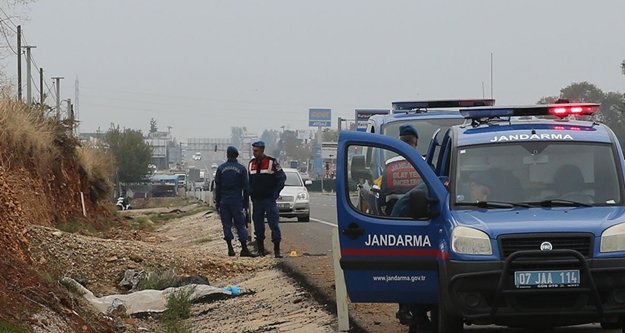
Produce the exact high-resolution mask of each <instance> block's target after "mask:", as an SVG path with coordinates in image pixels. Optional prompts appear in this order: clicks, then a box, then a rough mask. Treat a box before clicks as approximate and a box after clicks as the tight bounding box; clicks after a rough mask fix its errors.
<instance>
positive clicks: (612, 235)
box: [600, 223, 625, 252]
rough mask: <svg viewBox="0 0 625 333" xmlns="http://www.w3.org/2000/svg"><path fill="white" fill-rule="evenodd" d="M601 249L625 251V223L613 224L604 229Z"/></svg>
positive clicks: (602, 250) (604, 250)
mask: <svg viewBox="0 0 625 333" xmlns="http://www.w3.org/2000/svg"><path fill="white" fill-rule="evenodd" d="M600 251H601V252H617V251H625V223H621V224H617V225H613V226H611V227H609V228H607V229H605V231H603V233H602V234H601V248H600Z"/></svg>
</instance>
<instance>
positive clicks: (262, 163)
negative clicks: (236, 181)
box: [248, 141, 286, 258]
mask: <svg viewBox="0 0 625 333" xmlns="http://www.w3.org/2000/svg"><path fill="white" fill-rule="evenodd" d="M252 150H253V152H254V158H253V159H252V160H251V161H250V163H249V165H248V171H249V173H250V196H251V197H252V203H253V212H252V219H253V220H254V234H255V235H256V243H257V245H258V254H260V255H261V256H264V255H265V243H264V241H265V215H267V222H268V224H269V228H270V229H271V241H272V242H273V249H274V254H275V257H276V258H282V256H281V255H280V241H281V240H282V236H281V233H280V226H279V224H278V223H279V219H280V213H279V212H278V204H277V203H276V200H277V199H278V197H279V196H280V191H282V188H284V182H285V181H286V174H284V171H283V170H282V167H280V164H279V163H278V161H277V160H276V159H275V158H273V157H270V156H267V155H265V143H264V142H262V141H257V142H254V143H253V144H252Z"/></svg>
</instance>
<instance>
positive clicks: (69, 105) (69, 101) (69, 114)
mask: <svg viewBox="0 0 625 333" xmlns="http://www.w3.org/2000/svg"><path fill="white" fill-rule="evenodd" d="M72 118H74V115H73V114H72V99H71V98H68V99H67V119H72Z"/></svg>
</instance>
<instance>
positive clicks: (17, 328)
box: [0, 320, 30, 333]
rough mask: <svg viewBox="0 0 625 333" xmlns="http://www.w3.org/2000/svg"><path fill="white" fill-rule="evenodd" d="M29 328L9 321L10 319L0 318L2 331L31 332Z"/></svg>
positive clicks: (1, 332)
mask: <svg viewBox="0 0 625 333" xmlns="http://www.w3.org/2000/svg"><path fill="white" fill-rule="evenodd" d="M29 332H30V331H28V330H27V329H25V328H23V327H20V326H17V325H15V324H12V323H9V322H8V321H4V320H0V333H29Z"/></svg>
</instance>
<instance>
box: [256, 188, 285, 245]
mask: <svg viewBox="0 0 625 333" xmlns="http://www.w3.org/2000/svg"><path fill="white" fill-rule="evenodd" d="M253 204H254V209H253V212H252V219H253V220H254V234H255V235H256V239H257V240H260V241H263V240H264V239H265V215H266V216H267V224H269V229H271V241H272V242H274V243H280V241H281V240H282V234H281V233H280V226H279V221H280V213H279V211H278V204H276V201H275V200H272V199H260V200H254V201H253Z"/></svg>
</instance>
